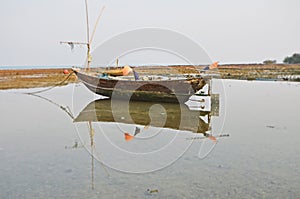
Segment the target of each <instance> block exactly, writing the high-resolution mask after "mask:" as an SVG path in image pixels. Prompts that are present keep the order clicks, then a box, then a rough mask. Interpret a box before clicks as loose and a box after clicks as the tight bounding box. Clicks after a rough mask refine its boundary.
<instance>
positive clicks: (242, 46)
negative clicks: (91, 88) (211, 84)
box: [0, 0, 300, 66]
mask: <svg viewBox="0 0 300 199" xmlns="http://www.w3.org/2000/svg"><path fill="white" fill-rule="evenodd" d="M102 5H105V6H106V8H105V11H104V13H103V16H102V18H101V21H100V23H99V26H98V29H97V32H96V35H95V40H94V42H93V47H96V46H97V45H99V44H101V43H102V42H104V41H106V40H108V39H110V38H111V37H113V36H114V35H117V34H120V33H122V32H125V31H130V30H133V29H138V28H145V27H156V28H166V29H168V30H174V31H176V32H179V33H181V34H183V35H186V36H187V37H189V38H190V39H192V40H194V41H195V42H197V43H198V44H199V45H201V46H202V47H203V48H204V49H205V50H206V51H207V53H208V55H209V56H210V58H211V59H212V60H214V61H220V62H221V63H249V62H262V61H264V60H266V59H276V60H277V61H278V62H282V60H283V59H284V57H285V56H289V55H291V54H292V53H294V52H300V25H299V24H300V12H299V8H300V1H299V0H251V1H242V0H227V1H221V0H219V1H216V0H190V1H176V0H151V1H150V0H90V1H89V10H90V19H91V24H94V22H95V19H96V18H97V15H98V13H99V11H100V8H101V6H102ZM84 9H85V8H84V0H51V1H43V0H25V1H21V0H1V1H0V24H1V32H0V66H4V65H73V64H82V62H83V59H84V57H85V51H84V48H76V49H75V50H74V52H71V51H70V49H69V48H68V47H67V46H64V45H60V44H59V42H60V41H68V40H72V41H85V40H86V32H85V30H86V29H85V10H84ZM131 57H132V60H134V56H131ZM128 62H129V60H128ZM132 62H134V61H132ZM138 62H142V59H139V61H138ZM128 64H130V63H128ZM134 64H137V63H134Z"/></svg>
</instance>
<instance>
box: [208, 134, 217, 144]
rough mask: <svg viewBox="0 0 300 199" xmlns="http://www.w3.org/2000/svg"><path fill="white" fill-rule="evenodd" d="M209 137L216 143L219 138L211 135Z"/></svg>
mask: <svg viewBox="0 0 300 199" xmlns="http://www.w3.org/2000/svg"><path fill="white" fill-rule="evenodd" d="M208 139H210V140H211V141H213V142H214V143H216V142H217V138H216V137H215V136H212V135H210V136H208Z"/></svg>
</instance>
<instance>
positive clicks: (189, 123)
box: [74, 99, 214, 135]
mask: <svg viewBox="0 0 300 199" xmlns="http://www.w3.org/2000/svg"><path fill="white" fill-rule="evenodd" d="M155 105H156V103H155V102H138V101H130V102H129V103H128V102H126V101H115V100H110V99H104V100H103V99H101V100H95V101H93V102H91V103H89V104H88V105H87V106H86V107H85V108H84V109H83V110H82V111H81V112H80V113H79V114H78V116H77V117H76V118H75V119H74V122H118V123H125V124H134V125H142V126H154V127H159V128H170V129H175V130H185V131H191V132H193V133H202V134H204V135H205V134H206V132H207V131H209V130H210V117H211V116H212V115H214V113H213V112H211V111H199V110H190V109H189V107H188V106H187V105H185V104H180V103H159V106H157V107H155ZM162 107H163V108H162ZM203 117H207V118H208V119H207V121H204V120H203V119H201V118H203Z"/></svg>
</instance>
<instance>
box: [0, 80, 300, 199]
mask: <svg viewBox="0 0 300 199" xmlns="http://www.w3.org/2000/svg"><path fill="white" fill-rule="evenodd" d="M213 86H214V93H220V105H219V111H218V113H208V114H207V113H204V112H199V111H192V110H189V109H188V108H187V107H186V106H181V107H180V106H179V107H178V106H176V105H165V104H150V105H149V104H147V103H133V105H131V106H130V113H131V115H130V116H131V118H130V117H129V115H128V114H127V113H126V111H125V112H122V110H123V109H124V110H128V108H127V107H126V103H125V104H122V103H117V105H118V104H119V106H116V107H115V108H112V106H110V104H111V102H110V101H109V100H104V101H100V102H99V101H95V100H97V99H98V98H99V96H95V95H93V94H91V93H90V92H89V91H88V90H86V89H85V87H84V86H83V85H81V84H79V85H68V86H65V87H60V88H55V89H53V90H51V91H48V92H45V93H42V94H41V96H43V97H45V98H46V99H48V100H45V99H42V98H40V97H35V96H32V95H25V94H22V92H31V91H36V90H40V89H29V90H8V91H1V92H0V97H1V98H0V99H1V100H0V115H1V121H0V125H1V130H0V162H1V163H0V198H300V189H299V187H300V170H299V167H300V155H299V154H300V146H299V143H300V135H299V129H300V120H299V115H300V84H299V83H287V82H251V81H233V80H230V81H220V80H216V81H214V84H213ZM49 100H51V101H52V102H53V103H51V102H50V101H49ZM115 104H116V103H115ZM120 104H121V106H120ZM60 106H62V107H63V108H65V107H69V109H70V112H71V114H72V116H73V118H72V117H71V116H69V115H68V114H67V113H66V112H65V111H63V110H62V108H61V107H60ZM91 107H92V108H91ZM93 107H95V108H94V109H93ZM122 107H123V108H122ZM145 107H148V108H150V109H149V113H148V112H146V114H144V113H145V110H144V109H145ZM67 110H68V109H67ZM147 110H148V109H147ZM178 111H179V112H178ZM210 114H211V117H209V115H210ZM199 116H200V117H199ZM195 117H196V118H197V120H196V121H194V120H193V118H195ZM199 118H200V119H201V120H198V119H199ZM199 121H200V122H199ZM161 127H165V128H161ZM198 127H199V128H198ZM203 131H207V132H211V133H212V134H213V135H214V136H215V137H216V139H217V142H216V143H215V141H214V140H213V139H210V138H207V137H205V136H204V135H203ZM124 133H128V134H129V135H133V134H134V133H138V134H137V135H136V137H135V138H133V139H131V140H129V141H126V140H125V135H124ZM224 134H225V135H226V134H229V137H218V136H220V135H224ZM91 153H92V154H93V155H94V156H91Z"/></svg>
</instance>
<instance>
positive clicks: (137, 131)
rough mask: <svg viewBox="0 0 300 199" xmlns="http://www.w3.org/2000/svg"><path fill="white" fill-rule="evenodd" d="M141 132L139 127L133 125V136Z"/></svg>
mask: <svg viewBox="0 0 300 199" xmlns="http://www.w3.org/2000/svg"><path fill="white" fill-rule="evenodd" d="M140 132H141V129H140V128H139V127H135V132H134V135H133V136H136V135H137V134H139V133H140Z"/></svg>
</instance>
